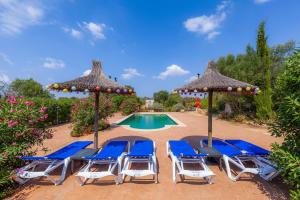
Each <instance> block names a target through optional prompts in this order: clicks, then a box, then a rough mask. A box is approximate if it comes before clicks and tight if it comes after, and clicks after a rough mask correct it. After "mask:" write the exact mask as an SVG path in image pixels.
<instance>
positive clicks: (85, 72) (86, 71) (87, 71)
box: [81, 69, 92, 77]
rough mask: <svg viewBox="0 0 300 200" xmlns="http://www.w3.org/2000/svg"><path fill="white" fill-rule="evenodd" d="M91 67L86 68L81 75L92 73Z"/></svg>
mask: <svg viewBox="0 0 300 200" xmlns="http://www.w3.org/2000/svg"><path fill="white" fill-rule="evenodd" d="M91 71H92V70H91V69H88V70H85V71H84V72H83V73H82V75H81V77H82V76H87V75H89V74H90V73H91Z"/></svg>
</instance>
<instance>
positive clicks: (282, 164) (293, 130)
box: [270, 50, 300, 199]
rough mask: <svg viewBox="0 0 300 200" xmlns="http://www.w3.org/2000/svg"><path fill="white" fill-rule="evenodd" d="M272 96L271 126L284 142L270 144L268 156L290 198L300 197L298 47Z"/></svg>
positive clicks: (299, 80)
mask: <svg viewBox="0 0 300 200" xmlns="http://www.w3.org/2000/svg"><path fill="white" fill-rule="evenodd" d="M273 95H274V98H275V101H274V102H275V113H276V117H275V120H274V122H273V123H272V124H271V126H270V128H271V131H272V135H274V136H276V137H284V142H283V143H282V144H281V145H279V144H274V145H273V149H272V151H273V152H272V154H271V158H272V159H273V161H274V162H275V163H276V164H277V166H278V168H279V169H280V171H281V175H282V176H283V178H284V180H285V182H287V183H288V184H289V185H290V186H291V187H292V190H291V192H290V194H291V198H292V199H300V50H297V51H296V53H295V54H294V55H293V56H291V57H290V58H289V59H288V61H287V65H286V69H285V71H284V72H283V73H282V74H281V75H280V76H279V77H278V78H277V80H276V84H275V88H274V93H273Z"/></svg>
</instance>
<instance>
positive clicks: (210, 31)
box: [184, 1, 231, 40]
mask: <svg viewBox="0 0 300 200" xmlns="http://www.w3.org/2000/svg"><path fill="white" fill-rule="evenodd" d="M230 3H231V1H222V3H221V4H219V5H218V6H217V8H216V13H214V14H211V15H208V16H207V15H201V16H198V17H193V18H189V19H187V20H186V21H185V22H184V26H185V28H186V29H187V30H188V31H190V32H195V33H200V34H203V35H206V36H207V39H208V40H211V39H213V38H214V37H216V36H217V35H219V34H220V32H219V31H217V30H218V29H219V28H220V26H221V24H222V22H223V21H224V20H225V19H226V16H227V12H228V7H229V5H230Z"/></svg>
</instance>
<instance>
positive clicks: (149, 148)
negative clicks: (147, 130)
mask: <svg viewBox="0 0 300 200" xmlns="http://www.w3.org/2000/svg"><path fill="white" fill-rule="evenodd" d="M153 153H154V145H153V141H152V140H136V141H135V143H134V145H133V147H132V148H131V151H130V153H129V154H128V155H127V156H130V157H149V156H152V155H153Z"/></svg>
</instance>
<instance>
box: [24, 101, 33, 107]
mask: <svg viewBox="0 0 300 200" xmlns="http://www.w3.org/2000/svg"><path fill="white" fill-rule="evenodd" d="M24 104H25V105H26V106H34V102H32V101H25V103H24Z"/></svg>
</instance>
